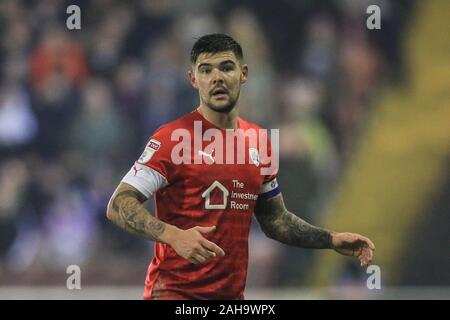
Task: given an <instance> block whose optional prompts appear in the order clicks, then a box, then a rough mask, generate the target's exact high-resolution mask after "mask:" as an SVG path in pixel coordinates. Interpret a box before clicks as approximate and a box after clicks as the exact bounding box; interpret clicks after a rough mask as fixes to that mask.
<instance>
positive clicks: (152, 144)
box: [137, 139, 161, 163]
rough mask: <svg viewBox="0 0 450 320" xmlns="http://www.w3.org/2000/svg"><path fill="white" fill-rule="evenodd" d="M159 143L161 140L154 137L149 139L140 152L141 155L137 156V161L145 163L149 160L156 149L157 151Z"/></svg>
mask: <svg viewBox="0 0 450 320" xmlns="http://www.w3.org/2000/svg"><path fill="white" fill-rule="evenodd" d="M160 145H161V142H159V141H158V140H155V139H150V141H149V142H148V144H147V146H146V147H145V149H144V152H142V154H141V156H140V157H139V160H138V161H137V162H139V163H147V162H149V161H150V159H151V158H152V157H153V155H154V154H155V152H156V151H158V149H159V146H160Z"/></svg>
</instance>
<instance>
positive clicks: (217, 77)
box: [211, 68, 223, 84]
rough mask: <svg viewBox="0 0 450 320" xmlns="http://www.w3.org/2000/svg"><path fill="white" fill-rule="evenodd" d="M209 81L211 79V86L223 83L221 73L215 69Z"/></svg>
mask: <svg viewBox="0 0 450 320" xmlns="http://www.w3.org/2000/svg"><path fill="white" fill-rule="evenodd" d="M211 79H212V82H213V84H216V83H218V82H223V73H222V71H220V70H219V69H217V68H214V69H213V70H212V75H211Z"/></svg>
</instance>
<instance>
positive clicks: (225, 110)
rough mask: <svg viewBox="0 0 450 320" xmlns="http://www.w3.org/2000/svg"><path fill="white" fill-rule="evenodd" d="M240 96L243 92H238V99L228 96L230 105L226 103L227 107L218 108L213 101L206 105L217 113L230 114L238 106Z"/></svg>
mask: <svg viewBox="0 0 450 320" xmlns="http://www.w3.org/2000/svg"><path fill="white" fill-rule="evenodd" d="M240 94H241V91H240V90H239V92H238V94H237V96H236V97H232V96H230V95H229V96H228V97H229V100H228V103H226V104H225V105H221V106H218V105H216V104H214V103H213V102H212V100H209V101H208V102H207V103H206V105H207V106H208V108H210V109H211V110H214V111H216V112H220V113H229V112H231V110H233V109H234V107H235V106H236V103H237V101H238V99H239V95H240Z"/></svg>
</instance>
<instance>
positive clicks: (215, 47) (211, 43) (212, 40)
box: [191, 33, 244, 64]
mask: <svg viewBox="0 0 450 320" xmlns="http://www.w3.org/2000/svg"><path fill="white" fill-rule="evenodd" d="M224 51H232V52H234V54H235V56H236V58H237V59H238V60H239V61H242V59H243V57H244V55H243V53H242V48H241V45H240V44H239V43H238V42H237V41H236V40H234V39H233V38H232V37H230V36H228V35H226V34H223V33H212V34H207V35H204V36H202V37H201V38H199V39H197V41H196V42H195V43H194V46H193V47H192V50H191V63H193V64H194V63H195V62H196V61H197V58H198V56H199V55H200V54H202V53H218V52H224Z"/></svg>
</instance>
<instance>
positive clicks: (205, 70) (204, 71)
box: [200, 68, 211, 74]
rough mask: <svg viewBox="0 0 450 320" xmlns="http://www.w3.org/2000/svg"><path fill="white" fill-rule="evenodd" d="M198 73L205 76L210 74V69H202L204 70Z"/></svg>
mask: <svg viewBox="0 0 450 320" xmlns="http://www.w3.org/2000/svg"><path fill="white" fill-rule="evenodd" d="M200 72H201V73H205V74H207V73H210V72H211V70H210V69H206V68H204V69H200Z"/></svg>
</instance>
